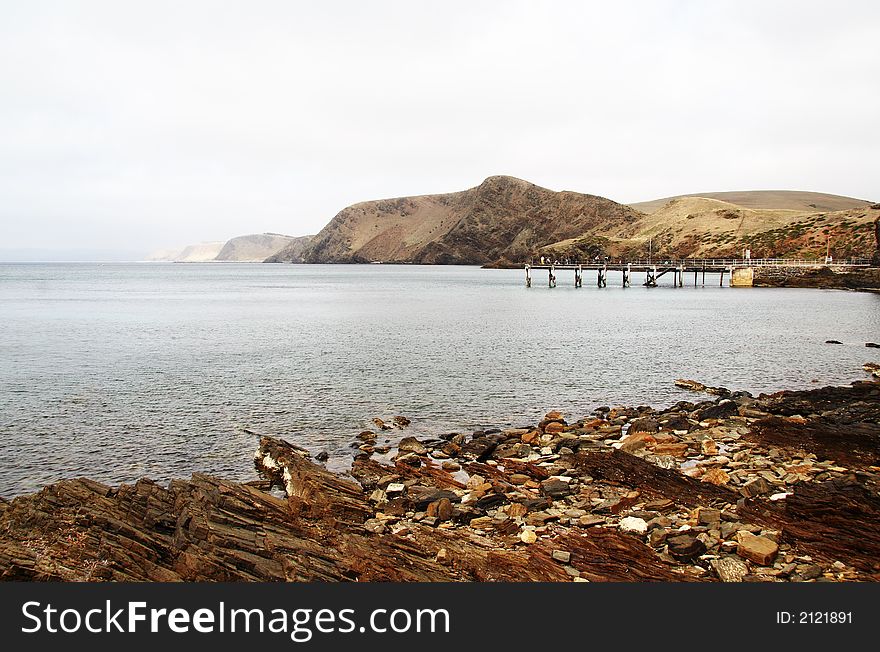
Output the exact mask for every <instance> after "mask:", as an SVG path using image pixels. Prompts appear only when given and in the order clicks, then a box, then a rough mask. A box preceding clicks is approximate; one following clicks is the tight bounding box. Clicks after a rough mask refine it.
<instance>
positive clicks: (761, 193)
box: [629, 190, 871, 213]
mask: <svg viewBox="0 0 880 652" xmlns="http://www.w3.org/2000/svg"><path fill="white" fill-rule="evenodd" d="M684 197H703V198H705V199H717V200H719V201H723V202H726V203H728V204H736V205H737V206H741V207H743V208H755V209H774V210H794V211H799V212H802V213H818V212H822V211H826V212H833V211H845V210H849V209H851V208H865V207H866V206H868V205H869V204H871V202H869V201H866V200H864V199H854V198H852V197H843V196H841V195H829V194H827V193H824V192H805V191H801V190H738V191H733V192H697V193H693V194H690V195H677V196H675V197H665V198H663V199H652V200H650V201H642V202H636V203H634V204H629V205H630V206H632V207H633V208H635V209H636V210H638V211H641V212H642V213H653V212H655V211H657V210H659V209H661V208H663V207H664V206H666V204H668V203H669V202H670V201H672V200H675V199H682V198H684Z"/></svg>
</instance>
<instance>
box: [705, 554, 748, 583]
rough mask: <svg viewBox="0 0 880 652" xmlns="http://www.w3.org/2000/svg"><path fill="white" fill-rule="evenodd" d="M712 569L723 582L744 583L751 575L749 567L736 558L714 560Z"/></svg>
mask: <svg viewBox="0 0 880 652" xmlns="http://www.w3.org/2000/svg"><path fill="white" fill-rule="evenodd" d="M712 568H714V569H715V572H716V573H717V574H718V578H719V579H720V580H721V581H722V582H742V581H743V578H744V577H745V576H746V575H748V573H749V567H748V566H746V565H745V563H743V562H742V561H741V560H739V559H737V558H736V557H722V558H721V559H713V560H712Z"/></svg>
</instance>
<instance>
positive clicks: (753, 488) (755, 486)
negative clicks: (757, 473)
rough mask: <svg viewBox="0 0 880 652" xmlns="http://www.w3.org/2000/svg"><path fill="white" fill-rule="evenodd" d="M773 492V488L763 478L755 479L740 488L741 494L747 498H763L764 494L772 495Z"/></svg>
mask: <svg viewBox="0 0 880 652" xmlns="http://www.w3.org/2000/svg"><path fill="white" fill-rule="evenodd" d="M771 491H773V486H772V485H771V484H770V483H769V482H767V480H765V479H764V478H762V477H758V478H755V479H754V480H749V481H748V482H747V483H745V484H744V485H743V486H742V487H740V490H739V492H740V493H741V494H742V495H743V496H745V497H746V498H754V497H755V496H762V495H764V494H768V493H770V492H771Z"/></svg>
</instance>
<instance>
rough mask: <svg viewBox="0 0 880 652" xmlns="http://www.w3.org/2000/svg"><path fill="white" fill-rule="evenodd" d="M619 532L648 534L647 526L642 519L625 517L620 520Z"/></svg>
mask: <svg viewBox="0 0 880 652" xmlns="http://www.w3.org/2000/svg"><path fill="white" fill-rule="evenodd" d="M620 531H621V532H633V533H635V534H646V533H647V532H648V524H647V522H645V519H643V518H637V517H635V516H627V517H626V518H622V519H620Z"/></svg>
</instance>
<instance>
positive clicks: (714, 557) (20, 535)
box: [0, 366, 880, 582]
mask: <svg viewBox="0 0 880 652" xmlns="http://www.w3.org/2000/svg"><path fill="white" fill-rule="evenodd" d="M866 369H867V366H866ZM868 371H871V370H870V369H868ZM676 382H677V384H679V385H680V386H682V387H685V388H688V389H691V390H693V391H694V392H695V395H694V401H693V402H686V401H683V402H679V403H676V404H675V405H673V406H671V407H669V408H666V409H654V408H651V407H645V406H642V407H603V408H599V409H598V410H596V411H595V412H594V413H593V414H591V415H589V416H588V417H585V418H580V419H571V420H569V419H566V418H565V416H564V415H563V414H561V413H559V412H557V411H551V412H549V413H547V415H546V416H545V418H544V419H543V420H542V421H541V422H540V423H538V424H535V425H534V426H529V427H523V428H516V429H507V430H500V429H490V430H484V431H478V432H474V433H470V434H462V433H450V434H448V435H446V436H443V437H442V438H438V439H435V440H422V441H419V440H417V439H415V438H413V437H403V438H402V439H400V440H399V441H398V442H394V441H392V440H391V439H390V438H388V434H389V433H388V432H387V431H385V430H383V429H382V428H381V427H380V424H377V428H376V431H372V430H371V431H365V432H363V433H361V435H360V436H359V438H358V439H359V440H358V441H357V442H355V444H354V446H355V447H356V454H355V459H354V462H353V464H352V468H351V475H350V476H341V475H338V474H334V473H331V472H329V471H327V470H326V469H325V468H324V467H323V466H322V465H320V464H319V463H317V462H315V461H312V459H311V458H310V455H309V454H308V452H306V451H304V450H302V449H300V448H298V447H296V446H294V445H292V444H290V443H288V442H285V441H283V440H281V439H277V438H271V437H263V438H261V440H260V443H259V448H258V450H257V451H256V453H255V457H254V459H255V464H256V466H257V468H258V469H259V470H260V471H261V473H262V474H263V475H264V476H265V478H266V479H265V480H262V481H255V482H250V483H236V482H229V481H226V480H223V479H220V478H216V477H211V476H207V475H202V474H195V475H194V476H193V477H192V479H191V480H188V481H183V480H175V481H173V482H171V483H170V484H169V485H168V486H167V487H163V486H160V485H158V484H156V483H154V482H152V481H150V480H147V479H144V480H139V481H138V482H136V483H134V484H131V485H127V484H123V485H121V486H119V487H117V488H112V487H109V486H106V485H103V484H100V483H97V482H94V481H91V480H88V479H76V480H67V481H62V482H58V483H55V484H53V485H50V486H48V487H46V488H44V489H43V490H41V491H39V492H37V493H35V494H31V495H27V496H20V497H17V498H15V499H13V500H10V501H7V500H0V578H2V579H6V580H65V581H107V580H110V581H178V580H186V581H274V580H280V581H285V580H286V581H315V580H317V581H636V582H638V581H726V582H739V581H768V582H778V581H876V580H880V493H878V491H880V383H878V382H877V381H876V380H873V381H864V382H857V383H853V385H852V386H849V387H825V388H821V389H813V390H808V391H784V392H778V393H775V394H769V395H761V396H758V397H752V396H751V395H749V394H748V393H745V392H735V393H731V392H729V391H727V390H726V389H724V388H708V387H705V386H703V385H701V384H700V383H697V382H695V381H687V380H680V381H676ZM706 392H708V396H707V395H706ZM406 424H407V420H406V419H403V418H401V419H400V420H399V421H398V422H397V425H398V426H399V427H400V428H403V429H404V430H405V428H406ZM386 438H388V439H387V441H386ZM395 444H396V445H395Z"/></svg>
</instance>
